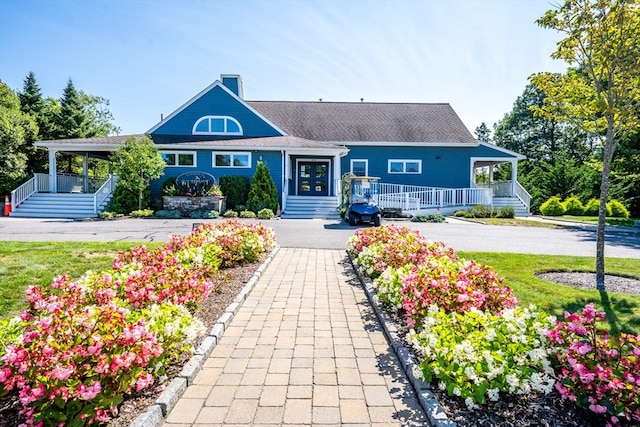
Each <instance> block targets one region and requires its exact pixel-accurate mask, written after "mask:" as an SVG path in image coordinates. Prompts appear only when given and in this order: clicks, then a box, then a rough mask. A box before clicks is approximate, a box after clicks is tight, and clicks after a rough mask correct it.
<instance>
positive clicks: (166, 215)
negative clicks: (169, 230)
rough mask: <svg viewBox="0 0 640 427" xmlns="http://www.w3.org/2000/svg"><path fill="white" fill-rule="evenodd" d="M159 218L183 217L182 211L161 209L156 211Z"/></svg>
mask: <svg viewBox="0 0 640 427" xmlns="http://www.w3.org/2000/svg"><path fill="white" fill-rule="evenodd" d="M156 216H157V217H158V218H182V213H180V211H169V210H165V209H162V210H159V211H157V212H156Z"/></svg>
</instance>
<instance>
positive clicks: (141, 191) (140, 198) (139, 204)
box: [138, 190, 143, 211]
mask: <svg viewBox="0 0 640 427" xmlns="http://www.w3.org/2000/svg"><path fill="white" fill-rule="evenodd" d="M142 193H143V190H140V191H138V210H139V211H141V210H142Z"/></svg>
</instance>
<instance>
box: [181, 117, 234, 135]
mask: <svg viewBox="0 0 640 427" xmlns="http://www.w3.org/2000/svg"><path fill="white" fill-rule="evenodd" d="M191 133H192V134H193V135H242V126H240V123H239V122H238V121H237V120H236V119H234V118H233V117H229V116H204V117H200V118H199V119H198V120H196V122H195V124H194V125H193V130H192V131H191Z"/></svg>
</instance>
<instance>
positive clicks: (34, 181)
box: [11, 174, 39, 211]
mask: <svg viewBox="0 0 640 427" xmlns="http://www.w3.org/2000/svg"><path fill="white" fill-rule="evenodd" d="M38 181H39V180H38V175H37V174H36V175H34V177H33V178H31V179H30V180H29V181H27V182H25V183H24V184H22V185H21V186H20V187H18V188H16V189H15V190H13V191H12V192H11V210H12V211H13V210H15V209H16V207H18V206H19V205H20V204H21V203H22V202H24V201H25V200H27V199H28V198H29V197H31V195H32V194H35V193H37V192H38Z"/></svg>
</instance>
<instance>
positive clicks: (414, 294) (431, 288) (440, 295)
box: [402, 257, 517, 327]
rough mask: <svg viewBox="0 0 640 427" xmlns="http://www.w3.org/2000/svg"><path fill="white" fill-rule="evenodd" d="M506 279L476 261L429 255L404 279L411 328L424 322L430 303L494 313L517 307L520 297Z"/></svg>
mask: <svg viewBox="0 0 640 427" xmlns="http://www.w3.org/2000/svg"><path fill="white" fill-rule="evenodd" d="M502 281H503V279H502V278H499V277H498V276H497V275H496V273H495V272H494V271H492V270H491V269H490V268H489V267H486V266H481V265H479V264H476V263H475V262H474V261H464V260H456V259H451V258H449V257H439V258H435V257H432V258H429V259H428V260H427V261H426V262H425V263H423V264H420V265H416V266H415V267H414V268H413V269H412V270H411V272H409V273H408V274H406V275H404V276H403V278H402V286H403V287H402V294H403V297H404V298H403V303H402V306H403V308H404V309H405V312H406V318H407V323H408V324H409V326H411V327H414V326H415V325H419V324H420V323H422V320H423V319H424V318H425V317H426V316H427V315H428V311H429V306H430V305H437V306H438V307H440V308H442V309H443V310H445V311H446V312H452V311H455V312H459V313H463V312H466V311H470V310H471V309H472V308H473V309H476V310H480V311H485V310H487V311H490V312H492V313H497V312H500V310H502V309H504V308H514V307H515V306H516V303H517V300H516V297H515V296H514V295H513V292H512V291H511V288H509V287H508V286H502Z"/></svg>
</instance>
